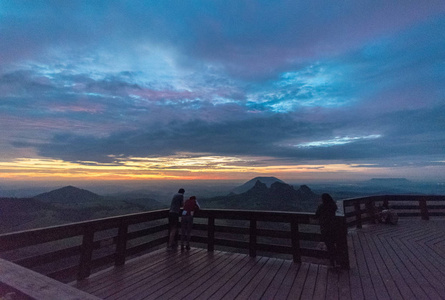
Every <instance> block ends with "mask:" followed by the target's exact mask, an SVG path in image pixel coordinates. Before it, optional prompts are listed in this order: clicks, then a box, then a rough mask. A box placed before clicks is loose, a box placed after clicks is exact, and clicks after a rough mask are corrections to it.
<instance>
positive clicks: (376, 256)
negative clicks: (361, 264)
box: [364, 234, 403, 299]
mask: <svg viewBox="0 0 445 300" xmlns="http://www.w3.org/2000/svg"><path fill="white" fill-rule="evenodd" d="M364 237H365V239H366V240H367V243H368V247H369V249H370V251H371V253H372V257H373V260H374V262H375V267H376V269H377V270H378V273H376V276H379V277H381V280H382V282H383V284H384V285H385V287H386V290H387V293H388V296H389V298H390V299H403V297H402V295H401V294H400V291H399V289H398V288H397V285H396V284H395V282H394V280H393V278H392V276H391V274H390V272H389V270H388V268H387V266H386V264H385V261H384V259H383V258H384V257H386V256H384V254H383V255H382V253H380V249H379V248H378V246H377V244H376V239H375V238H374V236H371V235H369V234H366V235H364Z"/></svg>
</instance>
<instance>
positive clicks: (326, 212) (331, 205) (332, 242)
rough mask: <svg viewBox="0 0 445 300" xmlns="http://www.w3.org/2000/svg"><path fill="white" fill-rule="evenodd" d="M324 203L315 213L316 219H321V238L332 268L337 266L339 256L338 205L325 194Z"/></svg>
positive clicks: (322, 196)
mask: <svg viewBox="0 0 445 300" xmlns="http://www.w3.org/2000/svg"><path fill="white" fill-rule="evenodd" d="M321 200H322V203H321V204H320V205H319V206H318V208H317V211H316V212H315V218H317V219H319V222H320V230H321V238H322V240H323V242H324V243H325V244H326V248H327V250H328V254H329V261H330V262H331V266H333V267H335V265H336V256H337V226H336V221H335V212H336V211H337V204H336V203H335V201H334V199H332V197H331V195H329V194H327V193H324V194H322V195H321Z"/></svg>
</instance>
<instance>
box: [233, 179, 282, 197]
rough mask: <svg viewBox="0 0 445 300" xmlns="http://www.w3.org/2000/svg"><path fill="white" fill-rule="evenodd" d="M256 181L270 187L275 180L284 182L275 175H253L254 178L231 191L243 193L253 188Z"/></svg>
mask: <svg viewBox="0 0 445 300" xmlns="http://www.w3.org/2000/svg"><path fill="white" fill-rule="evenodd" d="M258 181H259V182H261V183H263V184H265V185H266V187H270V186H271V185H272V184H273V183H275V182H277V181H278V182H281V183H284V182H283V181H282V180H280V179H278V178H276V177H255V178H253V179H251V180H249V181H247V182H246V183H244V184H243V185H241V186H239V187H237V188H235V189H233V191H232V193H235V194H242V193H245V192H247V191H248V190H250V189H251V188H253V187H254V186H255V185H256V184H257V182H258Z"/></svg>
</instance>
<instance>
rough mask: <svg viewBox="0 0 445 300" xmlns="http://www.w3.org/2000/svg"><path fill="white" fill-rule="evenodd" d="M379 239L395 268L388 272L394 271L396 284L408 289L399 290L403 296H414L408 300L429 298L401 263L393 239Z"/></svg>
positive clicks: (393, 275) (382, 237)
mask: <svg viewBox="0 0 445 300" xmlns="http://www.w3.org/2000/svg"><path fill="white" fill-rule="evenodd" d="M378 238H379V239H380V241H381V247H382V248H384V249H385V250H386V252H387V253H388V255H389V258H390V259H389V261H391V262H392V264H393V266H394V268H393V269H390V268H388V270H390V271H392V277H393V278H395V281H396V284H398V285H399V284H400V285H403V286H404V287H406V289H400V288H399V291H400V292H401V294H402V295H403V296H404V294H405V293H407V294H408V293H409V294H413V296H412V297H411V298H408V299H427V298H428V297H427V296H426V294H425V293H424V291H423V290H422V289H421V288H420V287H419V286H418V285H417V284H416V283H415V279H414V277H413V276H412V275H411V274H410V273H409V270H408V269H407V268H406V267H405V265H404V263H403V262H402V261H401V257H400V256H399V255H398V253H399V249H397V248H394V245H393V243H392V238H387V237H385V236H383V235H380V236H379V237H378ZM389 261H386V264H389ZM404 297H405V296H404Z"/></svg>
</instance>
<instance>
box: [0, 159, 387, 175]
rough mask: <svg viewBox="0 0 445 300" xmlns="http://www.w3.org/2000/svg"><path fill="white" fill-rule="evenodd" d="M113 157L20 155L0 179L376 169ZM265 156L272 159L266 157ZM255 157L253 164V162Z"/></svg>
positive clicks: (3, 166)
mask: <svg viewBox="0 0 445 300" xmlns="http://www.w3.org/2000/svg"><path fill="white" fill-rule="evenodd" d="M112 158H113V159H114V160H113V162H110V163H98V162H67V161H63V160H54V159H38V158H21V159H17V160H15V161H12V162H0V179H5V180H13V181H19V180H42V181H43V180H44V181H48V180H61V179H63V180H91V181H114V180H122V181H128V180H238V179H240V180H241V179H245V178H252V177H256V176H278V177H281V178H295V177H299V176H300V177H308V176H306V175H322V174H335V173H338V174H340V173H342V174H345V173H349V174H355V173H372V171H373V169H376V168H372V167H371V166H369V167H368V166H358V165H353V164H324V165H265V164H263V165H262V164H261V158H238V157H218V156H199V157H189V156H187V155H184V154H182V155H177V156H170V157H159V158H140V157H128V158H121V157H118V158H116V157H112ZM264 160H268V161H269V162H270V160H269V159H267V158H264ZM253 161H254V162H255V163H254V164H252V162H253ZM380 170H381V169H380ZM271 174H273V175H271Z"/></svg>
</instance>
